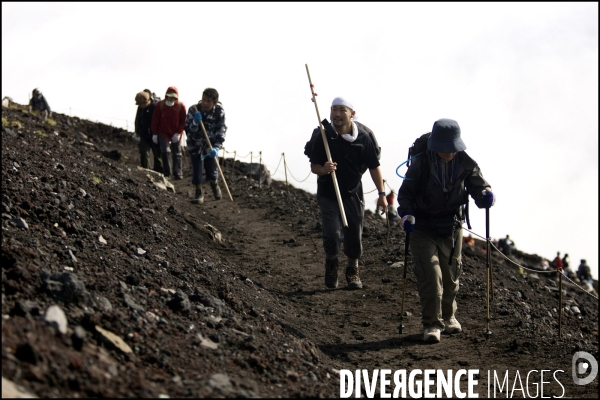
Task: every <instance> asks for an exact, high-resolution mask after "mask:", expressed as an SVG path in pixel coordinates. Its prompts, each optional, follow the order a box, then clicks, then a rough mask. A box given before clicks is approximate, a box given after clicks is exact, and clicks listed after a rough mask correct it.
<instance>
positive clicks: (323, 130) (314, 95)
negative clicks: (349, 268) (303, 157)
mask: <svg viewBox="0 0 600 400" xmlns="http://www.w3.org/2000/svg"><path fill="white" fill-rule="evenodd" d="M304 66H305V67H306V75H308V83H309V84H310V92H311V93H312V101H313V103H315V110H316V111H317V118H318V120H319V129H321V136H322V137H323V145H324V146H325V153H326V154H327V161H329V162H330V163H332V162H333V161H331V153H330V152H329V144H327V136H326V135H325V128H324V127H323V124H322V123H321V115H320V114H319V107H317V99H316V96H317V94H316V93H315V90H314V88H315V85H313V83H312V81H311V79H310V72H308V64H304ZM331 180H332V181H333V187H334V189H335V196H336V197H337V201H338V206H339V207H340V215H341V216H342V224H343V225H344V228H347V227H348V221H347V220H346V213H345V212H344V203H342V196H341V195H340V188H339V187H338V182H337V177H336V175H335V171H331Z"/></svg>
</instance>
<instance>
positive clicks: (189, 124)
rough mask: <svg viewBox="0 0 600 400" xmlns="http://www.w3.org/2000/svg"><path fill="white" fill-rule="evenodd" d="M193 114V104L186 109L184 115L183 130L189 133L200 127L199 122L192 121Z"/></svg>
mask: <svg viewBox="0 0 600 400" xmlns="http://www.w3.org/2000/svg"><path fill="white" fill-rule="evenodd" d="M194 114H196V108H195V105H194V106H191V107H190V108H189V109H188V113H187V115H186V117H185V131H186V132H187V133H189V134H193V133H197V132H198V130H199V129H200V124H196V123H195V122H194Z"/></svg>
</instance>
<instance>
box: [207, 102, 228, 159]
mask: <svg viewBox="0 0 600 400" xmlns="http://www.w3.org/2000/svg"><path fill="white" fill-rule="evenodd" d="M226 132H227V125H226V124H225V110H223V108H222V107H221V114H220V115H219V122H217V124H216V126H215V134H214V136H213V137H212V138H211V140H210V142H211V145H212V146H213V147H216V148H219V149H220V148H221V147H223V142H225V133H226Z"/></svg>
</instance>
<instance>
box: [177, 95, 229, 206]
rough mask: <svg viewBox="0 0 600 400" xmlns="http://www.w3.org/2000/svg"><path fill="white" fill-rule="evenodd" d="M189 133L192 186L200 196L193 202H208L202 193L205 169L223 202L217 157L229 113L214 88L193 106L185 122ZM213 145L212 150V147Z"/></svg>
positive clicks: (188, 143)
mask: <svg viewBox="0 0 600 400" xmlns="http://www.w3.org/2000/svg"><path fill="white" fill-rule="evenodd" d="M200 124H203V125H204V129H206V134H207V135H208V139H209V140H210V146H209V145H208V143H207V142H206V138H205V137H204V131H203V130H202V127H201V126H200ZM185 131H186V133H187V135H188V137H187V149H188V152H189V153H190V159H191V161H192V185H194V186H196V194H195V196H194V198H193V199H192V203H193V204H202V203H203V202H204V193H203V191H202V182H203V181H204V179H203V174H202V169H203V168H202V167H203V166H204V170H205V171H206V180H207V181H208V182H209V183H210V187H211V189H212V192H213V196H214V198H215V200H221V198H222V197H223V195H222V194H221V188H220V187H219V182H218V179H219V168H218V165H217V163H218V162H219V159H218V157H217V155H218V152H219V150H220V149H221V148H222V147H223V142H225V133H226V132H227V125H225V110H224V109H223V105H222V104H221V102H220V101H219V92H217V90H216V89H213V88H206V89H204V92H202V99H201V100H200V101H199V102H198V104H195V105H193V106H191V107H190V108H189V110H188V113H187V117H186V119H185ZM211 146H212V150H211V148H210V147H211Z"/></svg>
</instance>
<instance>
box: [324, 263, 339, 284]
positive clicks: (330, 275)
mask: <svg viewBox="0 0 600 400" xmlns="http://www.w3.org/2000/svg"><path fill="white" fill-rule="evenodd" d="M338 265H339V261H338V259H337V258H335V259H333V260H329V259H326V260H325V286H327V287H328V288H329V289H335V288H336V287H337V286H338Z"/></svg>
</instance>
